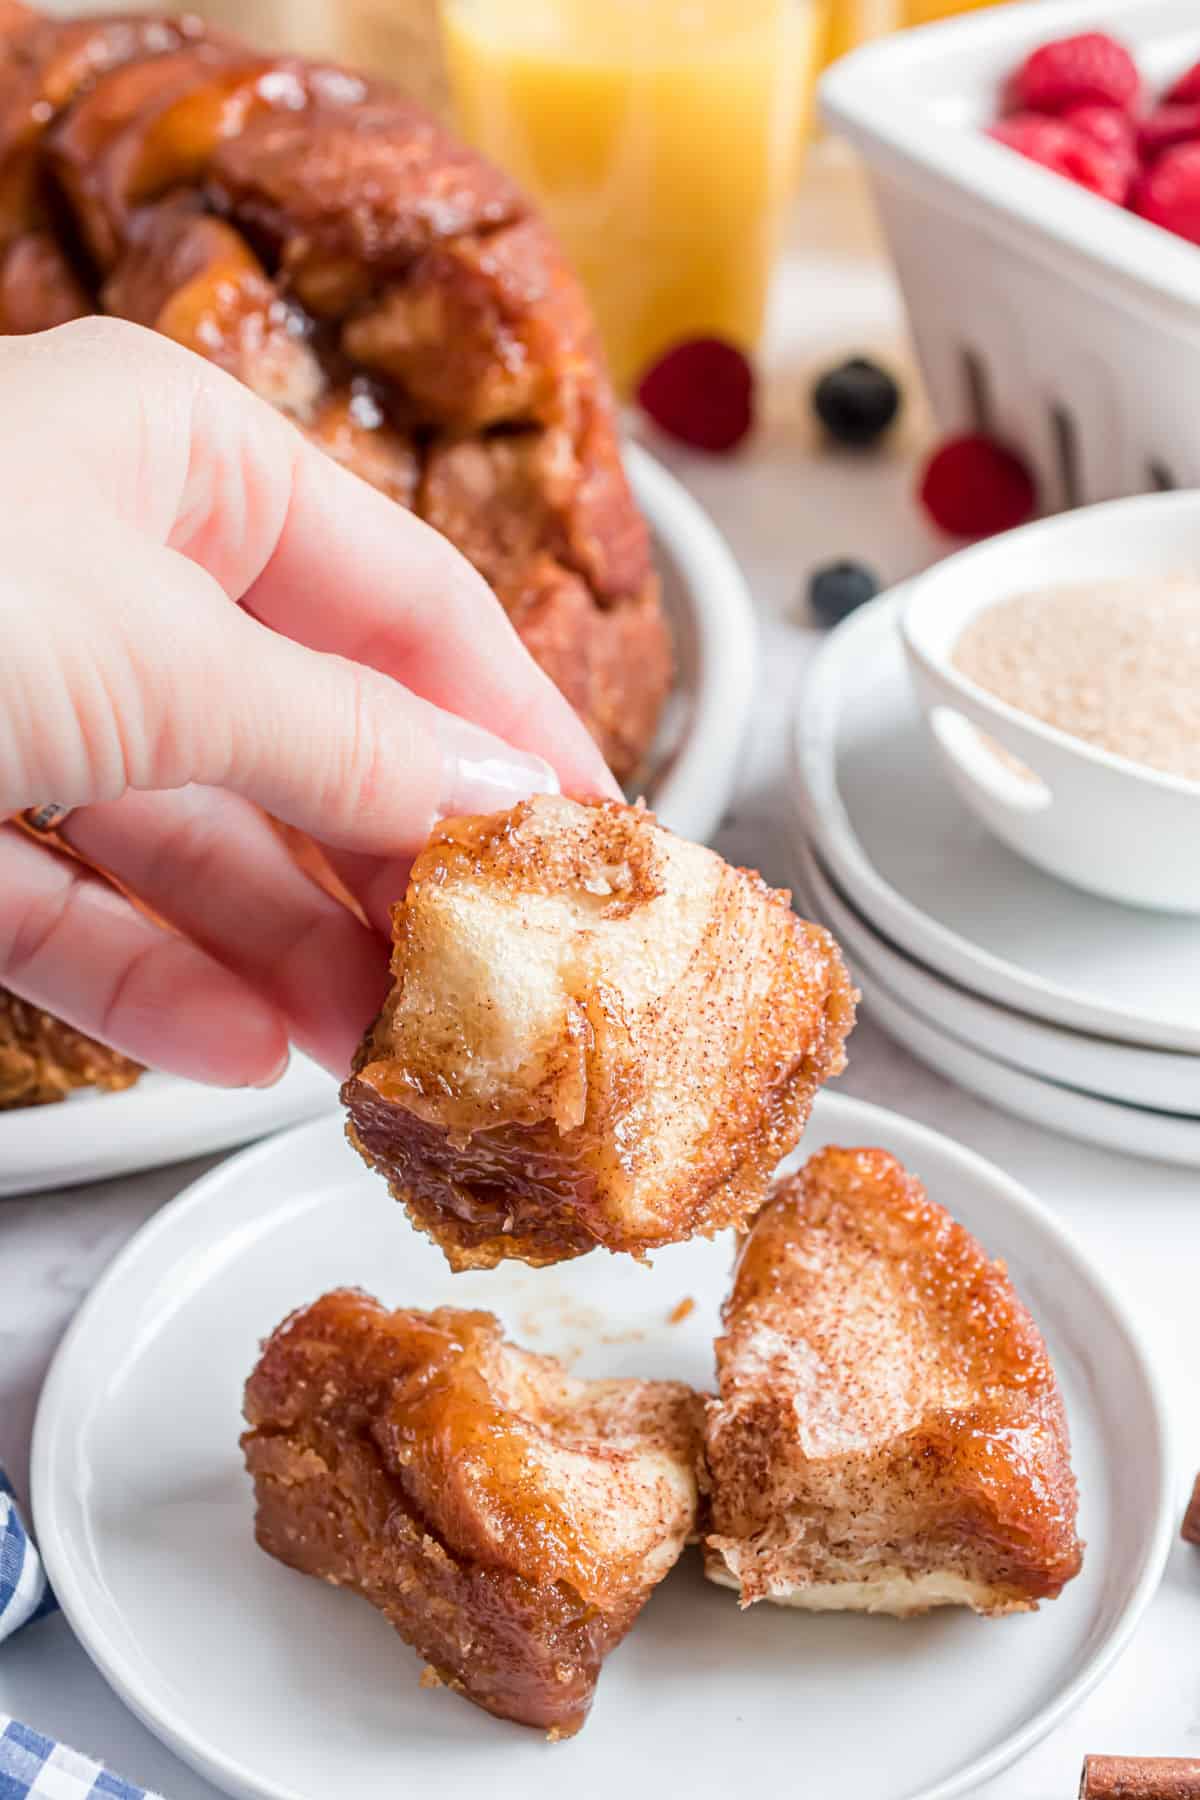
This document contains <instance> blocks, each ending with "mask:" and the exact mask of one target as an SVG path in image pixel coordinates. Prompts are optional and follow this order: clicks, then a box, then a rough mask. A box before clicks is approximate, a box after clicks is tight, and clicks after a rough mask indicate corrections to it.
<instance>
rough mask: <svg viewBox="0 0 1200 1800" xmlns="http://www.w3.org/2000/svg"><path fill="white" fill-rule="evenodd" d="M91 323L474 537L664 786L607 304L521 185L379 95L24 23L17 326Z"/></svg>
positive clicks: (7, 248) (15, 201)
mask: <svg viewBox="0 0 1200 1800" xmlns="http://www.w3.org/2000/svg"><path fill="white" fill-rule="evenodd" d="M92 312H106V313H111V314H114V315H116V316H118V317H122V318H128V319H132V320H134V321H135V322H137V323H139V324H143V325H146V326H148V327H150V328H151V329H153V330H156V331H159V332H162V333H163V334H164V335H165V336H168V337H171V338H173V339H174V340H175V341H176V342H178V343H180V344H183V345H185V346H186V347H187V348H188V349H190V350H192V351H193V352H195V353H196V354H197V355H200V356H203V357H205V358H207V359H208V360H209V361H212V362H215V363H217V364H218V365H219V366H220V367H222V368H224V369H226V370H227V371H228V372H230V373H231V374H233V375H234V376H236V377H237V379H238V380H240V381H243V382H245V383H246V384H247V385H248V386H249V387H251V388H252V389H254V391H255V392H256V393H258V394H259V395H261V396H262V397H263V398H264V399H266V400H267V401H269V402H270V403H271V404H272V405H273V406H276V407H278V408H279V409H280V410H281V411H282V412H284V413H286V414H287V415H288V417H290V418H291V419H292V420H293V421H294V422H295V423H296V424H297V425H298V426H299V427H300V428H301V429H302V430H304V431H306V432H307V434H308V435H309V436H310V437H311V438H312V440H313V441H314V442H315V443H316V444H318V445H319V446H320V448H322V449H323V450H326V451H328V452H329V453H330V454H331V455H333V456H334V457H335V458H336V459H337V460H338V461H339V462H340V463H342V464H343V465H344V466H345V467H347V468H349V469H350V470H352V471H353V472H354V473H355V474H358V475H360V476H361V477H362V478H363V479H364V480H366V481H368V482H370V483H371V484H372V485H373V486H375V487H376V488H378V489H379V490H380V491H381V492H382V493H384V494H386V495H387V496H388V497H389V498H390V499H392V500H394V501H395V502H397V503H398V504H399V505H402V506H406V507H409V508H411V509H412V510H414V511H416V512H418V513H419V514H420V515H421V516H422V517H423V518H425V519H426V520H428V521H429V522H430V523H431V524H432V525H433V526H434V527H435V529H437V530H439V531H442V532H443V533H444V534H445V535H447V536H448V537H449V538H450V539H451V541H452V542H454V543H455V544H457V545H458V546H459V548H461V549H462V551H463V553H464V554H465V555H466V556H467V557H469V558H470V560H471V561H472V562H474V563H475V565H476V567H477V568H478V569H479V570H480V572H481V573H482V574H483V575H484V577H485V579H486V580H488V581H489V582H490V583H491V584H492V586H493V587H494V589H495V591H496V593H497V595H498V597H499V599H500V601H501V603H502V604H503V606H504V608H505V610H506V612H507V613H508V615H509V617H510V618H511V620H512V622H513V624H514V626H515V628H516V630H517V631H518V633H519V634H520V635H521V637H522V638H523V640H524V641H525V643H526V645H527V646H528V648H529V650H530V652H531V654H533V655H534V656H535V657H536V658H537V659H538V660H539V661H540V662H541V663H542V665H543V667H544V668H545V669H546V670H547V672H548V673H549V674H550V676H551V678H552V679H553V680H554V681H555V682H556V683H557V684H558V686H559V687H560V688H561V689H562V691H563V692H564V693H565V694H566V696H567V698H568V699H569V700H570V702H571V704H572V705H573V706H574V707H575V708H576V710H577V711H578V712H579V713H580V716H581V717H582V718H583V720H584V722H585V723H586V725H587V726H588V728H589V729H590V730H591V732H592V734H593V736H594V737H595V738H596V740H597V741H598V743H599V744H600V746H601V748H602V750H603V751H604V754H605V756H606V757H607V758H608V761H609V762H610V764H611V766H612V768H613V769H614V771H615V772H616V773H617V775H618V776H620V777H621V778H622V779H626V778H629V777H631V776H632V775H633V774H634V772H635V771H636V770H637V769H638V768H639V767H640V766H641V765H642V763H643V761H644V759H645V756H646V752H647V750H648V749H649V746H650V744H651V742H652V739H653V736H654V732H655V728H656V725H657V722H658V717H659V713H660V711H661V708H662V704H663V701H664V698H665V696H666V694H667V692H668V689H669V687H670V682H671V668H672V665H671V650H670V642H669V636H668V633H667V629H666V625H665V621H664V618H663V615H662V610H661V607H660V604H659V592H658V582H657V578H656V576H655V573H654V570H653V567H652V564H651V558H650V540H649V534H648V532H647V529H646V525H645V522H644V521H643V519H642V517H641V515H640V513H639V511H638V508H637V506H636V505H635V503H634V500H633V496H632V494H631V492H630V489H629V484H628V482H627V480H626V477H625V472H624V469H623V467H622V463H621V457H620V451H619V445H618V438H617V429H616V419H615V409H614V404H613V399H612V394H611V391H610V388H609V383H608V379H607V376H606V373H605V370H604V364H603V356H602V354H601V351H600V348H599V345H598V343H597V340H596V334H595V331H594V328H593V325H592V320H591V314H590V311H589V309H588V306H587V303H586V300H585V298H584V295H583V291H582V289H581V287H580V285H579V283H578V281H577V280H576V278H575V276H574V275H573V273H572V272H571V270H570V269H569V268H568V267H567V266H566V264H565V263H564V262H563V259H562V257H561V255H560V253H559V251H558V249H557V247H556V246H555V244H554V242H553V240H552V239H551V237H550V235H549V234H548V233H547V231H546V230H545V228H544V226H543V225H542V223H541V221H540V219H539V218H538V217H537V216H536V214H535V213H534V212H533V210H532V208H531V207H530V204H529V202H528V201H527V199H526V198H525V196H524V195H522V194H521V193H520V192H519V191H518V190H517V189H516V188H515V187H514V186H513V184H512V182H511V181H510V180H509V179H508V177H507V176H506V175H504V174H502V173H501V172H500V171H499V170H498V169H494V168H492V167H491V166H490V165H489V164H488V163H486V162H485V161H483V159H482V158H481V157H479V156H478V155H477V154H476V153H475V152H474V151H473V150H471V149H468V148H467V146H466V145H464V144H461V143H459V142H458V140H457V139H456V138H455V137H454V135H453V134H452V133H451V132H449V131H447V130H446V128H445V127H444V126H443V125H442V124H441V123H439V122H438V121H437V120H436V119H435V118H433V117H432V116H431V115H429V114H427V113H425V112H424V111H423V110H422V109H421V108H420V107H419V106H417V105H415V104H414V103H413V102H412V101H410V100H406V99H404V98H402V97H401V96H400V95H399V94H397V93H396V92H395V91H393V90H392V89H390V88H389V87H388V86H387V85H386V84H385V83H383V82H380V81H377V80H375V79H374V78H368V77H364V76H360V75H356V74H353V73H351V72H349V71H346V70H342V69H338V68H336V67H332V66H330V65H327V64H323V63H318V62H310V61H305V60H304V59H302V58H299V57H291V56H284V55H272V54H262V53H260V52H258V51H255V50H251V49H249V48H247V47H246V46H244V45H241V44H239V43H237V41H236V40H235V39H233V38H231V37H229V36H227V35H226V34H224V33H220V32H217V31H214V30H212V29H211V28H210V27H208V26H206V25H205V24H203V23H202V22H201V21H200V20H198V19H195V18H190V17H182V18H178V19H156V18H154V17H152V16H148V15H142V14H138V15H131V16H129V17H121V16H119V15H118V16H113V17H102V18H83V19H77V20H64V19H43V18H40V17H38V16H37V15H36V14H34V13H32V12H30V11H29V10H28V9H26V8H25V7H23V6H21V5H19V4H17V3H16V0H0V333H5V332H29V331H37V330H42V329H45V328H47V327H49V326H52V325H57V324H61V323H64V322H66V321H67V320H69V319H73V318H78V317H82V316H85V315H86V314H88V313H92ZM364 393H367V394H369V396H370V398H369V403H364V402H363V399H362V396H363V395H364Z"/></svg>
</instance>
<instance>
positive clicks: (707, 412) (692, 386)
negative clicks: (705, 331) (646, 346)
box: [637, 337, 754, 451]
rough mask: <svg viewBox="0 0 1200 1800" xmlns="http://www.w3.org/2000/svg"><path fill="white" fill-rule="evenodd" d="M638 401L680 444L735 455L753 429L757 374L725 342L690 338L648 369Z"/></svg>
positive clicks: (657, 423) (717, 339)
mask: <svg viewBox="0 0 1200 1800" xmlns="http://www.w3.org/2000/svg"><path fill="white" fill-rule="evenodd" d="M637 397H638V400H639V402H640V404H641V406H642V408H643V410H644V411H645V412H646V413H648V415H649V416H650V418H652V419H653V420H654V423H655V424H656V425H657V426H658V427H659V428H660V430H662V431H665V432H666V433H667V435H668V436H669V437H673V438H678V440H679V442H680V443H681V444H690V445H691V446H692V448H693V449H696V450H714V451H716V450H732V449H734V447H735V446H736V445H738V444H740V443H741V441H742V439H743V438H744V437H745V435H746V433H747V432H748V431H749V429H750V427H751V425H752V424H753V423H754V370H753V369H752V368H751V366H750V363H749V361H748V360H747V358H746V357H745V356H744V355H743V353H742V352H741V351H740V350H739V349H738V348H737V347H736V345H734V344H730V343H726V341H725V340H724V339H723V338H715V337H709V338H688V339H686V340H685V341H684V342H683V343H679V344H673V345H672V346H671V348H670V349H669V350H666V351H664V352H663V354H662V356H660V357H659V359H658V361H657V362H656V363H654V364H652V366H651V367H650V368H649V369H647V371H646V373H645V374H644V375H643V376H642V378H641V380H640V382H639V383H638V389H637Z"/></svg>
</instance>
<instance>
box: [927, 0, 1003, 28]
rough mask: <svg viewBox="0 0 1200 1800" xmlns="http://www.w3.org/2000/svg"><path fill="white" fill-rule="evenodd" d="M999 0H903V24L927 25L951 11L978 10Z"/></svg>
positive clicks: (995, 3)
mask: <svg viewBox="0 0 1200 1800" xmlns="http://www.w3.org/2000/svg"><path fill="white" fill-rule="evenodd" d="M1000 3H1001V0H904V6H903V13H904V21H903V22H904V24H905V25H929V24H931V23H932V21H933V20H934V19H948V18H949V17H950V15H951V14H952V13H963V12H978V10H979V9H980V7H983V6H996V5H998V4H1000Z"/></svg>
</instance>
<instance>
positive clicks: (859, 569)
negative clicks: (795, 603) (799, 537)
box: [808, 562, 879, 625]
mask: <svg viewBox="0 0 1200 1800" xmlns="http://www.w3.org/2000/svg"><path fill="white" fill-rule="evenodd" d="M878 592H879V582H878V580H877V578H876V577H875V576H874V575H873V574H872V573H871V571H870V569H864V568H863V565H862V564H861V563H856V562H835V563H826V565H825V567H824V568H823V569H816V570H815V571H814V572H813V575H812V578H811V580H810V581H809V584H808V604H809V607H810V609H811V611H812V614H813V617H814V618H815V619H816V620H817V622H818V623H819V624H821V625H839V624H840V623H841V621H842V620H843V619H845V618H848V617H849V615H850V614H851V613H852V612H853V611H854V610H855V608H856V607H859V606H862V605H864V604H865V603H866V601H868V600H873V599H874V598H875V596H876V594H877V593H878Z"/></svg>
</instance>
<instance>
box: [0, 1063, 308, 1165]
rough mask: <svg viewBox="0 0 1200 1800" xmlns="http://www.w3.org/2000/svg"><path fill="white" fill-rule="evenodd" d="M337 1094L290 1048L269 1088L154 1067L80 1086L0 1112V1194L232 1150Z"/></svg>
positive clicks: (300, 1117) (298, 1118) (302, 1116)
mask: <svg viewBox="0 0 1200 1800" xmlns="http://www.w3.org/2000/svg"><path fill="white" fill-rule="evenodd" d="M337 1094H338V1084H337V1082H336V1081H335V1080H334V1079H333V1076H332V1075H329V1074H327V1073H326V1071H325V1070H324V1069H321V1068H318V1066H317V1064H316V1063H314V1062H311V1061H310V1060H309V1058H308V1057H307V1056H304V1055H302V1054H301V1053H300V1052H299V1051H298V1050H294V1051H293V1052H292V1060H291V1062H290V1063H289V1065H288V1069H287V1073H286V1074H285V1075H284V1076H283V1078H282V1080H281V1081H278V1082H276V1084H275V1086H274V1087H271V1088H219V1087H205V1086H204V1085H203V1084H202V1083H200V1082H198V1081H181V1080H180V1079H179V1078H178V1077H177V1076H175V1075H158V1074H154V1073H151V1074H149V1075H143V1076H142V1079H141V1080H140V1081H139V1082H137V1083H136V1084H135V1085H134V1086H133V1087H131V1088H126V1089H125V1090H124V1091H123V1092H122V1093H119V1094H98V1093H96V1092H95V1091H93V1090H86V1089H85V1090H83V1091H81V1092H80V1093H77V1094H72V1095H71V1097H70V1098H69V1099H68V1100H64V1101H62V1102H61V1104H59V1105H54V1106H23V1107H18V1108H16V1109H14V1110H13V1111H11V1112H0V1198H2V1197H3V1196H5V1195H8V1194H34V1193H38V1192H39V1191H41V1190H42V1189H44V1188H57V1187H70V1186H71V1185H72V1184H73V1183H75V1182H80V1181H104V1180H106V1179H107V1178H108V1177H109V1176H112V1175H128V1174H131V1173H132V1172H133V1171H134V1170H135V1169H154V1168H157V1167H158V1166H159V1165H160V1164H162V1163H169V1162H178V1161H180V1160H181V1159H182V1158H183V1157H185V1156H206V1155H208V1154H209V1152H211V1151H213V1150H229V1149H232V1147H233V1146H234V1145H235V1144H247V1143H249V1142H250V1140H251V1139H252V1138H258V1137H263V1136H265V1134H266V1133H267V1132H269V1131H279V1130H280V1129H281V1128H282V1127H283V1126H285V1125H298V1124H300V1123H301V1122H302V1121H303V1120H305V1119H312V1118H315V1117H316V1115H317V1114H318V1113H322V1112H329V1111H330V1110H331V1109H332V1108H333V1107H335V1106H336V1105H337Z"/></svg>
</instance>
